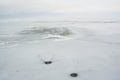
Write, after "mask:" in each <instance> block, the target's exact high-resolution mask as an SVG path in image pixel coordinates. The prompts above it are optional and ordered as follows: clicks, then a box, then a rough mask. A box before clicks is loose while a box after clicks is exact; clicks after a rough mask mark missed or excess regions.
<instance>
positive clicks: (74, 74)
mask: <svg viewBox="0 0 120 80" xmlns="http://www.w3.org/2000/svg"><path fill="white" fill-rule="evenodd" d="M70 76H71V77H77V76H78V74H77V73H71V74H70Z"/></svg>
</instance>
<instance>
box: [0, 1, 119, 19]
mask: <svg viewBox="0 0 120 80" xmlns="http://www.w3.org/2000/svg"><path fill="white" fill-rule="evenodd" d="M109 12H110V13H119V12H120V0H0V17H8V16H11V17H12V16H17V15H25V14H27V15H54V14H82V13H83V14H84V13H86V14H87V13H109Z"/></svg>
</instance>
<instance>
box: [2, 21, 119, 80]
mask: <svg viewBox="0 0 120 80" xmlns="http://www.w3.org/2000/svg"><path fill="white" fill-rule="evenodd" d="M33 24H34V25H33ZM31 25H33V26H31ZM119 26H120V24H119V23H79V22H74V21H73V22H49V23H48V22H44V23H42V22H40V23H32V24H29V25H24V26H23V25H22V26H1V27H0V80H120V76H119V74H120V62H119V61H120V27H119ZM44 61H52V64H49V65H46V64H44ZM71 73H77V74H78V77H71V76H70V74H71Z"/></svg>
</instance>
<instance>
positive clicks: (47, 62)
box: [44, 61, 52, 64]
mask: <svg viewBox="0 0 120 80" xmlns="http://www.w3.org/2000/svg"><path fill="white" fill-rule="evenodd" d="M44 63H45V64H52V61H44Z"/></svg>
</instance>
